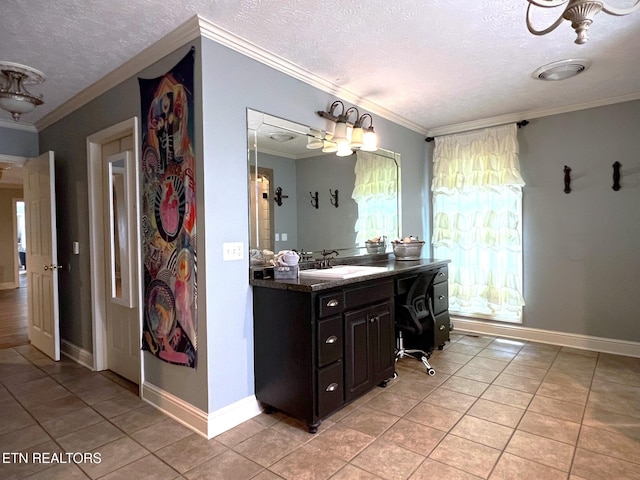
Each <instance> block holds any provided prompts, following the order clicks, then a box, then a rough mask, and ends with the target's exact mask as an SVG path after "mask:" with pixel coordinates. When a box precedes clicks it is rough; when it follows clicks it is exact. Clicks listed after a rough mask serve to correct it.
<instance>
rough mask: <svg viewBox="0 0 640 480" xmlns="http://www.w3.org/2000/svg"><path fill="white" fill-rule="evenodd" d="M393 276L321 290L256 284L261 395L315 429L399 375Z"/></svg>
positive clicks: (268, 407) (256, 346)
mask: <svg viewBox="0 0 640 480" xmlns="http://www.w3.org/2000/svg"><path fill="white" fill-rule="evenodd" d="M393 295H394V286H393V280H392V279H390V278H386V279H379V280H371V281H363V282H358V283H356V284H352V285H346V286H343V287H338V288H332V289H328V290H323V291H319V292H313V291H312V292H306V291H296V290H294V289H277V288H264V287H254V289H253V302H254V349H255V387H256V398H257V399H258V400H259V401H260V402H262V403H263V404H264V406H265V410H266V411H269V410H272V409H277V410H281V411H283V412H285V413H287V414H288V415H291V416H293V417H296V418H298V419H300V420H303V421H304V422H306V423H307V425H308V428H309V431H310V432H311V433H315V432H316V431H317V428H318V426H319V425H320V422H321V420H322V419H323V418H325V417H327V416H328V415H330V414H331V413H333V412H334V411H336V410H338V409H339V408H340V407H342V406H343V405H345V404H346V403H348V402H350V401H352V400H354V399H355V398H357V397H358V396H360V395H362V394H363V393H365V392H367V391H368V390H370V389H371V388H373V387H374V386H376V385H377V384H379V383H383V382H385V381H386V380H388V379H389V378H390V377H392V376H393V372H394V338H395V337H394V335H395V333H394V308H393Z"/></svg>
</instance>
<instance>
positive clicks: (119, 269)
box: [106, 152, 135, 308]
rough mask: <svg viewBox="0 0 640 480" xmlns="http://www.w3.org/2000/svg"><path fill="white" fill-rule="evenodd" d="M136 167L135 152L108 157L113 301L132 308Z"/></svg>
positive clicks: (110, 263)
mask: <svg viewBox="0 0 640 480" xmlns="http://www.w3.org/2000/svg"><path fill="white" fill-rule="evenodd" d="M132 168H133V154H132V152H121V153H117V154H115V155H110V156H108V157H107V159H106V175H107V176H106V178H107V179H108V181H107V189H108V190H107V191H108V192H109V193H108V195H109V202H108V205H109V242H108V243H109V276H110V286H111V301H112V302H113V303H117V304H119V305H122V306H125V307H129V308H133V307H134V306H135V302H134V300H135V295H134V294H133V286H134V282H133V279H132V275H133V271H134V270H133V266H132V263H131V262H132V259H133V255H132V252H131V245H133V237H132V235H133V231H134V229H133V225H134V224H133V222H134V205H135V191H134V188H133V183H132V182H133V172H132Z"/></svg>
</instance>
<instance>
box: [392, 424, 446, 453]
mask: <svg viewBox="0 0 640 480" xmlns="http://www.w3.org/2000/svg"><path fill="white" fill-rule="evenodd" d="M445 435H446V434H445V432H443V431H441V430H437V429H435V428H431V427H428V426H426V425H422V424H420V423H416V422H411V421H409V420H405V419H401V420H399V421H398V422H396V423H394V424H393V426H392V427H391V428H390V429H389V430H387V431H386V432H384V434H383V435H382V439H383V440H384V441H388V442H391V443H394V444H396V445H398V446H400V447H403V448H406V449H407V450H411V451H412V452H415V453H417V454H419V455H423V456H425V457H426V456H428V455H429V454H430V453H431V451H432V450H433V449H434V448H435V446H436V445H437V444H438V443H439V442H440V440H442V439H443V438H444V436H445Z"/></svg>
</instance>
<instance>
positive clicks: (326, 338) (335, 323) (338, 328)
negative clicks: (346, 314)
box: [318, 315, 344, 367]
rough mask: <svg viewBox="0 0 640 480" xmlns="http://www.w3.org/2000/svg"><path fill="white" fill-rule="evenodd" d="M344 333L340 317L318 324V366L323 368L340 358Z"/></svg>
mask: <svg viewBox="0 0 640 480" xmlns="http://www.w3.org/2000/svg"><path fill="white" fill-rule="evenodd" d="M343 344H344V332H343V328H342V316H341V315H340V316H337V317H333V318H329V319H327V320H322V321H320V322H318V366H319V367H324V366H325V365H329V364H330V363H333V362H335V361H336V360H339V359H341V358H342V347H343Z"/></svg>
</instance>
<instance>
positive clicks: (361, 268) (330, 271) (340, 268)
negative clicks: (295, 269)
mask: <svg viewBox="0 0 640 480" xmlns="http://www.w3.org/2000/svg"><path fill="white" fill-rule="evenodd" d="M386 271H387V267H371V266H368V265H336V266H334V267H331V268H322V269H317V268H312V269H310V270H300V272H299V273H298V275H299V276H300V278H324V279H327V280H343V279H345V278H355V277H361V276H364V275H372V274H374V273H381V272H386Z"/></svg>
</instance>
